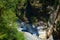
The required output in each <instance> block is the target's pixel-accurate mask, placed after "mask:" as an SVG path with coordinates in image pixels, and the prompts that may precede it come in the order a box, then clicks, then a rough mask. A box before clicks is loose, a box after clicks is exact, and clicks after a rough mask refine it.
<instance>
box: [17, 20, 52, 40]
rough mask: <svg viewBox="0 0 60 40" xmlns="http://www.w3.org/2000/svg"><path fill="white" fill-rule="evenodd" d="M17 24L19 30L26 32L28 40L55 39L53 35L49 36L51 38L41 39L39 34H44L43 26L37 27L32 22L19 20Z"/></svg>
mask: <svg viewBox="0 0 60 40" xmlns="http://www.w3.org/2000/svg"><path fill="white" fill-rule="evenodd" d="M17 24H18V28H17V30H18V31H21V32H23V33H24V36H25V38H26V40H53V37H52V35H51V36H50V37H49V39H41V38H39V37H38V36H39V34H40V35H43V36H44V33H43V31H42V26H41V27H36V26H34V25H32V24H26V23H24V22H19V21H17Z"/></svg>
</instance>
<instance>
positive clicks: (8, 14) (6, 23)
mask: <svg viewBox="0 0 60 40" xmlns="http://www.w3.org/2000/svg"><path fill="white" fill-rule="evenodd" d="M18 1H19V0H0V40H24V36H23V33H20V32H18V30H17V24H16V20H17V17H16V15H15V8H16V4H17V3H18ZM19 34H21V35H19ZM18 37H19V38H20V37H21V38H20V39H18ZM22 37H23V38H22Z"/></svg>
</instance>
